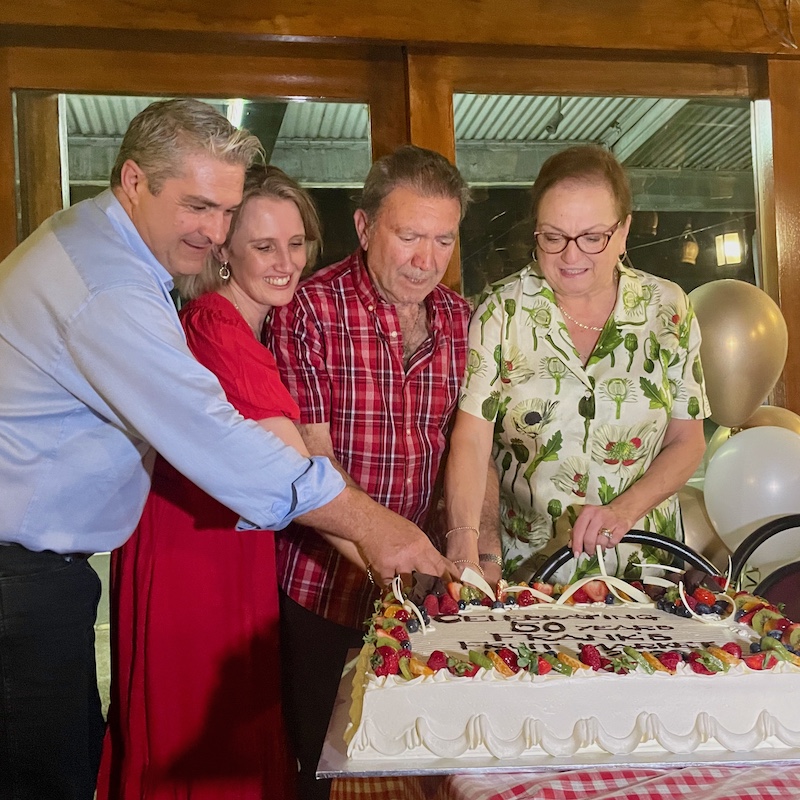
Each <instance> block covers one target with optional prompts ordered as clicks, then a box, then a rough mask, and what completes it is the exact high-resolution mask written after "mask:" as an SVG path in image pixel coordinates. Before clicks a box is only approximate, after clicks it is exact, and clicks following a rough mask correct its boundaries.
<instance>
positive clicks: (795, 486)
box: [704, 426, 800, 566]
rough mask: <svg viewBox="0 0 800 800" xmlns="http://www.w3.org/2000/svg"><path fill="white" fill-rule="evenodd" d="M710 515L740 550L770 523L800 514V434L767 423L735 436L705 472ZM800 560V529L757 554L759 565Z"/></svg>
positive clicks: (786, 533)
mask: <svg viewBox="0 0 800 800" xmlns="http://www.w3.org/2000/svg"><path fill="white" fill-rule="evenodd" d="M704 494H705V502H706V510H707V511H708V516H709V518H710V519H711V522H712V523H713V524H714V527H715V528H716V529H717V533H718V534H719V536H720V538H721V539H722V540H723V541H724V542H725V544H726V545H727V546H728V547H729V548H730V549H731V550H735V549H736V547H737V546H738V545H739V544H740V543H741V542H742V540H743V539H744V538H745V537H746V536H748V535H749V534H751V533H752V532H753V531H754V530H755V529H756V528H758V527H760V526H761V525H763V524H764V523H766V522H770V521H771V520H773V519H777V518H778V517H783V516H786V515H787V514H800V435H799V434H797V433H795V432H794V431H792V430H788V429H787V428H778V427H771V426H761V427H756V428H748V429H747V430H743V431H741V432H739V433H737V434H736V435H735V436H731V437H730V439H728V441H726V442H725V443H724V444H723V445H721V446H720V447H719V449H718V450H717V451H716V452H715V453H714V457H713V458H712V459H711V460H710V461H709V463H708V467H707V468H706V475H705V487H704ZM798 559H800V529H798V528H791V529H789V530H787V531H784V532H782V533H779V534H777V535H776V536H773V537H772V538H771V539H768V540H767V541H766V542H765V543H764V544H762V545H761V546H760V547H759V548H758V549H757V550H756V552H755V553H754V554H753V556H752V557H751V559H750V561H749V563H750V564H751V565H754V566H759V565H763V564H768V563H772V562H780V563H783V564H785V563H787V562H789V561H796V560H798Z"/></svg>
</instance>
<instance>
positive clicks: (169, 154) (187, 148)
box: [111, 99, 263, 195]
mask: <svg viewBox="0 0 800 800" xmlns="http://www.w3.org/2000/svg"><path fill="white" fill-rule="evenodd" d="M196 153H205V154H207V155H209V156H211V157H212V158H215V159H218V160H220V161H224V162H225V163H228V164H241V165H242V167H244V168H245V169H246V168H247V167H249V166H250V164H252V163H253V161H254V160H255V159H256V157H257V156H259V155H260V154H262V153H263V148H262V147H261V143H260V142H259V141H258V139H257V138H256V137H255V136H253V135H252V134H251V133H249V132H248V131H246V130H240V129H238V128H234V127H233V125H231V124H230V122H228V120H227V119H226V118H225V117H223V116H222V114H220V113H219V112H217V111H215V110H214V109H213V108H211V106H210V105H208V104H207V103H202V102H200V101H199V100H191V99H178V100H159V101H158V102H156V103H151V104H150V105H149V106H147V108H145V109H144V110H143V111H140V112H139V113H138V114H137V115H136V116H135V117H134V118H133V120H131V124H130V125H129V126H128V130H127V131H126V132H125V136H124V137H123V139H122V144H121V145H120V148H119V153H118V154H117V160H116V161H115V162H114V167H113V168H112V170H111V186H112V187H115V186H119V185H120V182H121V175H122V165H123V164H124V163H125V162H126V161H128V160H129V159H130V160H131V161H134V162H136V164H138V166H139V167H140V168H141V169H142V170H143V172H144V174H145V175H146V176H147V185H148V189H149V190H150V192H151V193H152V194H154V195H155V194H158V193H159V192H160V191H161V189H162V187H163V186H164V181H165V180H167V179H168V178H177V177H179V176H180V175H181V174H182V172H183V160H184V158H185V157H186V156H187V155H192V154H196Z"/></svg>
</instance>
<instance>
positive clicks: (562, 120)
mask: <svg viewBox="0 0 800 800" xmlns="http://www.w3.org/2000/svg"><path fill="white" fill-rule="evenodd" d="M155 99H157V98H152V97H116V96H92V95H68V96H67V99H66V104H67V127H68V132H69V134H70V136H73V137H112V138H113V137H121V136H122V135H123V133H124V132H125V129H126V128H127V126H128V123H129V122H130V120H131V119H132V118H133V116H134V115H135V114H137V113H138V112H139V111H141V110H142V109H143V108H144V107H145V106H147V105H148V104H149V103H150V102H152V101H153V100H155ZM208 102H210V103H211V104H212V105H214V106H215V107H216V108H218V109H219V110H220V111H222V112H223V113H224V112H225V110H226V109H227V106H228V101H226V100H212V101H208ZM454 110H455V130H456V139H457V142H463V143H465V144H471V145H476V144H480V143H484V142H485V143H487V144H492V143H500V142H502V143H506V144H513V143H515V142H519V143H522V142H545V143H550V144H556V145H557V144H558V143H562V142H563V143H567V142H599V143H603V144H605V145H607V146H609V147H611V149H612V150H614V152H616V153H617V154H618V155H619V156H620V158H621V159H622V160H623V162H624V163H625V164H626V165H627V166H629V167H639V168H644V169H654V170H657V169H669V170H674V169H684V170H687V169H688V170H701V169H702V170H750V169H752V156H751V141H750V124H749V119H750V104H749V102H748V101H746V100H725V101H720V100H690V101H682V100H677V101H676V100H664V99H656V98H639V97H636V98H634V97H530V96H522V95H486V94H457V95H456V96H455V97H454ZM368 139H369V109H368V107H367V106H366V105H364V104H361V103H333V102H318V101H308V102H291V101H290V102H289V103H288V106H287V109H286V114H285V116H284V119H283V124H282V126H281V131H280V135H279V141H282V142H286V143H289V144H290V143H291V142H292V141H293V140H303V141H306V142H309V141H310V142H314V141H316V142H325V141H351V142H352V141H366V140H368Z"/></svg>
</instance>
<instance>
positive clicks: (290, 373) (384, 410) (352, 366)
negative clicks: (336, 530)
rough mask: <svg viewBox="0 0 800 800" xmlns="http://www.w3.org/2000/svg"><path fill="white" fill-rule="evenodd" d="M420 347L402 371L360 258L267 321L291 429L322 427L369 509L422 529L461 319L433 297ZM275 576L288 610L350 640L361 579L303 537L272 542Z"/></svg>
mask: <svg viewBox="0 0 800 800" xmlns="http://www.w3.org/2000/svg"><path fill="white" fill-rule="evenodd" d="M426 307H427V314H428V325H429V329H430V335H429V336H428V338H427V339H426V340H425V342H423V344H422V345H421V346H420V348H419V349H418V350H417V352H416V353H415V354H414V355H413V356H412V358H411V361H410V362H409V363H408V367H407V368H406V367H405V366H404V364H403V337H402V334H401V332H400V323H399V321H398V318H397V313H396V312H395V309H394V306H392V305H390V304H388V303H386V302H385V301H384V300H383V299H382V298H381V297H380V295H379V294H378V293H377V291H376V290H375V287H374V286H373V285H372V281H371V280H370V277H369V274H368V273H367V270H366V266H365V265H364V258H363V253H362V252H361V251H358V252H356V253H354V254H353V255H351V256H350V257H349V258H346V259H345V260H344V261H341V262H339V263H338V264H334V265H332V266H330V267H327V268H325V269H323V270H320V272H318V273H316V274H315V275H314V276H312V277H311V278H310V279H309V280H307V281H306V282H305V283H303V284H302V285H301V286H300V288H299V289H298V290H297V293H296V294H295V297H294V300H293V301H292V303H291V304H290V305H288V306H286V307H284V308H281V309H278V310H276V313H275V316H274V319H273V321H272V327H271V349H272V351H273V353H274V354H275V360H276V361H277V363H278V368H279V370H280V373H281V377H282V378H283V380H284V382H285V384H286V386H287V387H288V388H289V392H290V393H291V395H292V396H293V397H294V398H295V399H296V400H297V402H298V405H299V406H300V422H301V423H303V424H310V423H320V422H327V423H329V424H330V430H331V440H332V442H333V450H334V453H335V455H336V457H337V459H338V460H339V462H340V463H341V464H342V466H343V467H344V469H345V470H346V471H347V472H348V474H349V475H350V476H351V477H352V478H353V480H354V481H356V483H358V484H359V485H360V486H361V487H362V488H363V489H364V490H365V491H366V492H367V493H368V494H369V495H370V496H371V497H373V498H374V499H375V500H377V501H378V502H379V503H381V504H382V505H384V506H386V507H387V508H390V509H391V510H392V511H395V512H397V513H398V514H401V515H402V516H404V517H406V519H409V520H411V521H412V522H414V523H416V524H417V525H420V524H422V523H423V521H424V519H425V516H426V514H427V512H428V508H429V505H430V502H431V494H432V491H433V486H434V483H435V481H436V474H437V472H438V469H439V462H440V460H441V457H442V452H443V451H444V447H445V436H446V433H447V427H448V423H449V421H450V417H451V415H452V413H453V411H454V409H455V406H456V401H457V399H458V389H459V386H460V384H461V378H462V375H463V372H464V366H465V362H466V352H467V325H468V322H469V307H468V305H467V303H466V301H465V300H464V299H463V298H461V297H460V296H459V295H457V294H456V293H455V292H453V291H451V290H450V289H447V288H445V287H443V286H437V287H436V288H435V289H434V290H433V292H431V294H430V295H429V296H428V298H427V299H426ZM276 541H277V552H278V576H279V580H280V582H281V585H282V586H283V589H284V591H286V593H287V594H288V595H289V596H290V597H291V598H292V599H293V600H294V601H295V602H297V603H299V604H300V605H302V606H303V607H304V608H307V609H308V610H310V611H313V612H315V613H317V614H319V615H321V616H323V617H325V618H326V619H328V620H331V621H332V622H337V623H339V624H340V625H347V626H349V627H354V628H360V627H361V626H362V625H363V623H364V620H365V619H366V618H367V616H368V615H369V613H370V611H371V608H372V601H373V599H374V595H373V592H372V587H371V586H370V584H369V583H368V582H367V580H366V577H365V576H364V574H363V572H360V571H359V570H357V569H356V568H355V567H353V566H352V565H351V564H350V563H349V562H347V561H345V560H344V559H343V558H340V557H339V555H338V554H337V553H336V552H335V551H334V550H333V549H332V548H331V547H330V546H329V545H328V544H327V543H326V542H325V541H324V540H323V539H322V538H320V537H319V536H317V535H316V534H315V533H314V532H313V531H312V530H310V529H308V528H304V527H303V526H301V525H297V524H293V525H291V526H290V527H289V528H287V529H286V530H285V531H283V532H281V533H279V534H278V535H277V536H276Z"/></svg>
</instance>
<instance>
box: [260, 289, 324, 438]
mask: <svg viewBox="0 0 800 800" xmlns="http://www.w3.org/2000/svg"><path fill="white" fill-rule="evenodd" d="M312 298H313V295H311V294H310V293H308V292H303V291H302V290H301V291H299V292H297V293H296V294H295V297H294V300H293V301H292V302H291V303H290V304H289V305H287V306H284V307H283V308H279V309H277V310H276V312H275V314H274V316H273V319H272V326H271V329H270V338H269V341H270V342H271V345H272V352H273V353H274V355H275V362H276V363H277V365H278V371H279V372H280V376H281V378H282V380H283V382H284V383H285V384H286V387H287V389H288V390H289V393H290V394H291V396H292V397H294V398H295V399H296V400H297V405H298V406H299V407H300V422H301V423H302V424H305V425H310V424H314V423H320V422H329V421H330V407H331V397H332V394H333V391H332V384H331V377H330V373H329V372H328V365H327V360H326V358H327V343H326V341H325V333H324V328H325V321H324V319H323V318H322V313H324V310H322V309H317V308H315V307H314V305H313V300H312ZM319 305H322V303H319ZM321 312H322V313H321ZM330 327H331V325H330V322H329V324H328V328H330Z"/></svg>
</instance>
